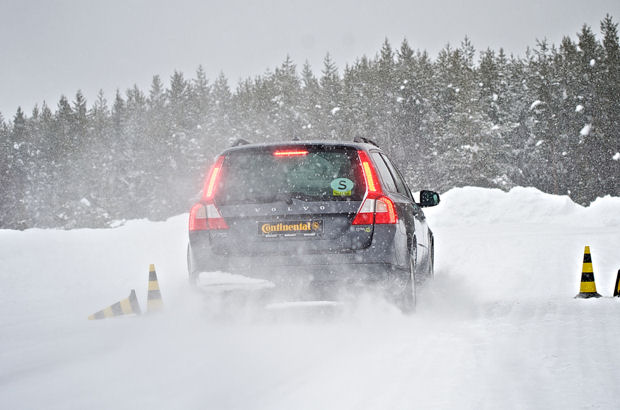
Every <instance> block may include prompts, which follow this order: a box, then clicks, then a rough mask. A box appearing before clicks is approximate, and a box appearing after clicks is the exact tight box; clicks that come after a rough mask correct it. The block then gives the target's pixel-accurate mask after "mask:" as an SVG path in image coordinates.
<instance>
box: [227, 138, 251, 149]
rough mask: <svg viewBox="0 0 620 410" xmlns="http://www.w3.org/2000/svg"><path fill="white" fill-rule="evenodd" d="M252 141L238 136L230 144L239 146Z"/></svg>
mask: <svg viewBox="0 0 620 410" xmlns="http://www.w3.org/2000/svg"><path fill="white" fill-rule="evenodd" d="M249 143H250V141H248V140H244V139H243V138H237V139H236V140H234V141H233V142H232V144H230V146H231V147H238V146H239V145H248V144H249Z"/></svg>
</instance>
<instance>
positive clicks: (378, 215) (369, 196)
mask: <svg viewBox="0 0 620 410" xmlns="http://www.w3.org/2000/svg"><path fill="white" fill-rule="evenodd" d="M357 153H358V155H359V159H360V164H361V168H362V174H363V175H364V180H365V182H366V195H365V196H364V201H363V202H362V206H360V208H359V210H358V211H357V214H356V215H355V218H353V222H352V224H353V225H372V224H395V223H397V222H398V212H396V206H395V205H394V201H392V200H391V199H390V198H388V197H387V196H384V195H383V190H382V189H381V183H380V182H379V178H378V177H377V172H376V170H375V167H374V166H373V165H372V162H371V161H370V158H369V157H368V154H367V153H366V152H365V151H358V152H357Z"/></svg>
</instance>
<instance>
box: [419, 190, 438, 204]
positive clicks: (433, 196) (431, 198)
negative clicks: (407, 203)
mask: <svg viewBox="0 0 620 410" xmlns="http://www.w3.org/2000/svg"><path fill="white" fill-rule="evenodd" d="M439 201H440V199H439V194H438V193H437V192H434V191H420V203H419V204H418V205H420V206H421V207H422V208H428V207H430V206H435V205H437V204H438V203H439Z"/></svg>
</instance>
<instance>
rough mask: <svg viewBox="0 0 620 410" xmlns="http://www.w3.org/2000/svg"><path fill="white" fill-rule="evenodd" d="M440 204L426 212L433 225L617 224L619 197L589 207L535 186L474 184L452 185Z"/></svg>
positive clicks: (619, 206) (619, 212)
mask: <svg viewBox="0 0 620 410" xmlns="http://www.w3.org/2000/svg"><path fill="white" fill-rule="evenodd" d="M441 203H442V204H446V206H440V207H438V208H436V209H429V210H428V211H425V212H426V213H428V214H429V215H432V217H433V225H434V226H437V225H476V224H504V223H526V224H566V223H570V224H576V225H579V226H587V225H590V226H620V198H617V197H610V196H606V197H604V198H598V199H597V200H596V201H594V202H593V203H592V204H591V205H590V206H589V207H583V206H581V205H579V204H576V203H574V202H573V201H572V200H571V199H570V198H569V197H568V196H557V195H551V194H546V193H544V192H541V191H539V190H538V189H536V188H523V187H515V188H513V189H511V190H510V191H509V192H504V191H501V190H499V189H486V188H477V187H464V188H454V189H451V190H450V191H448V192H446V193H445V194H444V195H442V197H441Z"/></svg>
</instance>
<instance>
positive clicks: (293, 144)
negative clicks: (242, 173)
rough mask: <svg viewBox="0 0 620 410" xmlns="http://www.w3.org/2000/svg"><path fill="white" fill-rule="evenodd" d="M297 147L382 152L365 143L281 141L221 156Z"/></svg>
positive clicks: (247, 146) (237, 147)
mask: <svg viewBox="0 0 620 410" xmlns="http://www.w3.org/2000/svg"><path fill="white" fill-rule="evenodd" d="M296 146H304V147H308V146H323V147H346V148H353V149H356V150H364V151H369V150H379V151H380V150H381V149H380V148H379V147H377V146H376V145H373V144H368V143H363V142H350V141H333V140H312V141H280V142H265V143H255V144H244V145H238V146H236V147H230V148H227V149H225V150H224V151H222V153H221V155H225V154H228V153H231V152H235V151H245V150H252V149H269V148H280V147H281V148H291V147H296Z"/></svg>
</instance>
